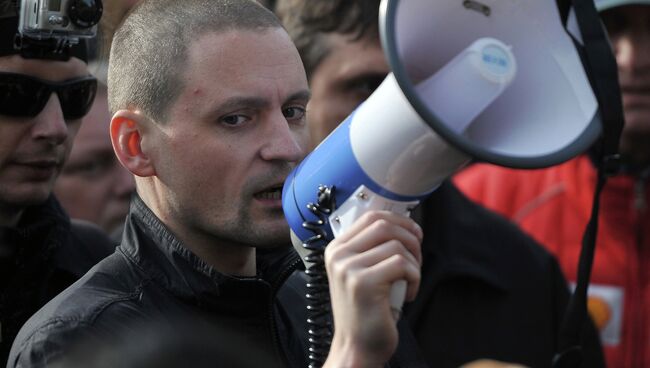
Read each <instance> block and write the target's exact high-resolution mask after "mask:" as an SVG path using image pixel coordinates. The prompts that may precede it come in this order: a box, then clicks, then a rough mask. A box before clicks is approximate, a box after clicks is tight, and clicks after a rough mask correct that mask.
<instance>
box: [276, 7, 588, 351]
mask: <svg viewBox="0 0 650 368" xmlns="http://www.w3.org/2000/svg"><path fill="white" fill-rule="evenodd" d="M477 4H478V2H475V1H467V0H466V1H448V0H445V1H433V2H432V1H431V0H409V1H398V0H383V1H382V3H381V8H380V34H381V37H382V44H383V47H384V51H385V53H386V55H387V58H388V61H389V63H390V66H391V69H392V73H391V74H389V75H388V77H386V79H385V80H384V82H382V84H381V85H380V86H379V87H378V89H377V90H376V91H375V92H374V93H373V94H372V95H371V96H370V97H369V98H368V99H367V100H366V101H365V102H364V103H363V104H361V105H360V106H359V107H358V108H357V109H356V110H355V111H354V112H353V113H352V114H351V115H350V116H349V117H348V118H347V119H346V120H345V121H344V122H343V123H341V125H340V126H339V127H338V128H337V129H336V130H334V131H333V132H332V133H331V134H330V135H329V136H328V137H327V138H326V139H325V140H324V141H323V142H322V143H321V144H320V145H319V146H318V147H316V149H315V150H314V151H313V152H312V153H311V154H310V155H308V156H307V157H306V158H305V159H304V160H303V161H302V162H301V163H300V164H299V165H298V167H297V168H296V169H295V170H294V171H293V172H292V173H291V174H290V175H289V177H288V178H287V180H286V181H285V185H284V188H283V194H282V202H283V210H284V213H285V216H286V218H287V221H288V222H289V226H290V228H291V238H292V241H293V243H294V246H295V248H296V249H297V251H298V252H299V253H300V254H301V256H302V257H303V260H305V264H306V267H307V274H308V275H309V276H310V277H312V281H310V282H309V283H308V289H309V290H310V291H309V295H308V296H307V297H308V299H309V300H310V301H313V302H314V304H313V305H310V306H309V308H310V311H311V312H314V313H315V316H314V317H313V318H311V317H310V320H309V321H308V323H310V334H312V338H313V340H314V341H318V340H319V339H321V338H322V337H323V336H326V335H328V334H329V332H331V331H329V332H328V331H327V330H328V329H329V328H330V326H329V321H328V320H327V318H322V317H323V316H324V315H325V314H326V313H327V307H328V304H329V300H328V299H325V300H324V299H323V298H322V297H323V296H324V295H326V294H327V284H326V281H327V278H326V275H325V269H324V265H323V251H324V247H325V246H326V245H327V243H329V242H330V241H331V240H332V239H334V238H335V237H336V236H339V235H340V234H341V233H343V232H345V231H346V230H347V229H348V228H349V226H350V225H351V224H352V223H353V222H354V221H355V220H356V219H358V218H359V217H360V216H361V215H363V214H364V213H366V212H368V211H370V210H389V211H393V212H395V213H400V214H403V215H405V216H408V215H409V213H410V211H411V209H413V208H414V207H415V206H416V205H417V204H418V203H419V202H420V201H421V200H423V199H424V198H426V197H427V196H428V195H429V194H430V193H431V192H433V191H434V190H435V189H436V188H437V186H438V185H439V184H440V183H441V182H442V181H443V180H444V179H446V178H447V177H449V176H450V175H451V174H453V173H454V172H455V171H456V170H458V169H459V168H461V167H462V166H464V165H465V164H466V163H467V162H469V160H470V159H471V158H472V157H473V158H477V159H480V160H483V161H488V162H492V163H495V164H499V165H503V166H510V167H518V168H536V167H545V166H550V165H554V164H557V163H560V162H563V161H566V160H568V159H570V158H572V157H574V156H576V155H577V154H579V153H582V152H583V151H584V150H586V149H587V148H588V147H589V146H590V145H591V144H592V143H593V142H594V141H595V139H596V138H597V137H598V135H599V133H600V121H599V119H598V116H597V114H596V111H597V107H598V104H597V102H596V98H595V96H594V93H593V91H592V89H591V86H590V83H589V80H588V78H587V75H586V72H585V70H584V67H583V65H582V62H581V58H580V55H579V53H578V51H577V50H576V44H575V43H574V41H573V39H572V38H571V37H570V36H569V33H568V32H567V29H566V28H565V26H564V25H563V24H562V18H561V16H560V14H559V11H558V8H557V5H556V4H555V2H542V1H538V0H517V1H503V0H486V1H482V2H481V4H480V5H481V6H477ZM531 14H532V15H535V17H534V18H533V17H531ZM531 19H535V20H536V22H531ZM573 32H574V33H579V31H577V30H575V29H574V30H573ZM449 34H451V35H453V37H443V36H442V35H449ZM435 35H440V37H439V39H436V40H435V42H436V43H438V44H439V45H436V47H435V48H434V47H427V43H431V42H432V38H435V37H432V36H435ZM405 292H406V284H405V282H398V283H396V285H394V286H393V288H392V290H391V307H392V308H393V309H394V310H395V311H396V312H398V311H399V310H400V308H401V306H402V303H403V301H404V296H405ZM319 319H321V322H322V323H321V322H318V320H319ZM327 349H328V345H327V344H321V345H320V346H315V347H314V346H312V348H310V359H312V358H313V360H314V361H319V360H321V363H322V361H324V359H325V357H326V356H327V351H326V350H327Z"/></svg>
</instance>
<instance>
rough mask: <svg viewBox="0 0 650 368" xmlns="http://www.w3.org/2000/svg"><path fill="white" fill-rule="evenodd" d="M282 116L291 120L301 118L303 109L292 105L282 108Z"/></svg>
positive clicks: (303, 113) (303, 112)
mask: <svg viewBox="0 0 650 368" xmlns="http://www.w3.org/2000/svg"><path fill="white" fill-rule="evenodd" d="M282 113H283V114H284V117H285V118H287V119H291V120H296V119H302V118H303V116H305V109H304V108H302V107H297V106H292V107H287V108H286V109H284V110H282Z"/></svg>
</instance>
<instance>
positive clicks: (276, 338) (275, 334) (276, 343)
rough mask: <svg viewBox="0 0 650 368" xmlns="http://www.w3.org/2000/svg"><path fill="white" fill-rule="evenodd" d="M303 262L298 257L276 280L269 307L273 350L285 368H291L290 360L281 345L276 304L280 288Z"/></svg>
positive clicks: (272, 287) (272, 286) (268, 316)
mask: <svg viewBox="0 0 650 368" xmlns="http://www.w3.org/2000/svg"><path fill="white" fill-rule="evenodd" d="M301 262H302V260H301V259H300V257H298V260H297V261H294V262H293V263H291V264H290V265H289V267H287V268H285V269H284V270H283V271H282V272H281V273H280V275H279V276H278V277H277V278H276V279H275V280H274V282H273V284H272V285H271V298H270V300H269V306H268V309H267V313H268V314H267V319H268V321H269V328H270V329H271V331H270V332H271V338H272V339H273V350H274V351H275V354H276V355H277V356H278V358H279V359H280V360H279V361H280V362H282V364H283V365H284V366H285V367H289V366H290V365H289V358H288V357H287V355H286V354H285V352H284V351H283V350H282V344H281V343H280V333H279V331H278V326H277V325H276V323H275V314H274V311H275V303H276V297H277V293H278V291H279V290H280V287H282V284H284V281H285V280H286V279H287V278H288V277H289V276H291V274H292V273H293V272H294V271H295V270H296V269H298V265H300V263H301Z"/></svg>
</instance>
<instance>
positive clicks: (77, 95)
mask: <svg viewBox="0 0 650 368" xmlns="http://www.w3.org/2000/svg"><path fill="white" fill-rule="evenodd" d="M96 92H97V80H96V79H94V78H88V79H84V80H80V81H75V82H71V83H70V84H67V85H65V86H63V87H61V88H60V89H59V90H58V95H59V100H60V101H61V109H62V110H63V117H64V118H65V119H67V120H74V119H80V118H82V117H83V116H84V115H86V114H87V113H88V111H89V110H90V107H91V106H92V104H93V101H94V100H95V93H96Z"/></svg>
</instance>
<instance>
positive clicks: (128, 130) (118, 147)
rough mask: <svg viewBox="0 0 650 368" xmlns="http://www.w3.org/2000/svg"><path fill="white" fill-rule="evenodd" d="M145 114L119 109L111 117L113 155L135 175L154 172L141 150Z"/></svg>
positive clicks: (148, 174)
mask: <svg viewBox="0 0 650 368" xmlns="http://www.w3.org/2000/svg"><path fill="white" fill-rule="evenodd" d="M145 119H147V118H146V117H145V116H143V115H141V114H138V113H136V112H133V111H130V110H120V111H118V112H116V113H115V115H113V118H112V119H111V142H112V143H113V150H114V151H115V155H116V156H117V158H118V159H119V160H120V162H121V163H122V166H124V167H126V168H127V169H128V170H129V171H130V172H131V173H133V174H134V175H137V176H142V177H146V176H153V175H155V174H156V170H155V169H154V167H153V165H152V162H151V160H150V159H149V157H148V156H147V154H146V153H144V152H143V151H142V146H141V140H142V135H141V132H142V129H143V123H144V120H145Z"/></svg>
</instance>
